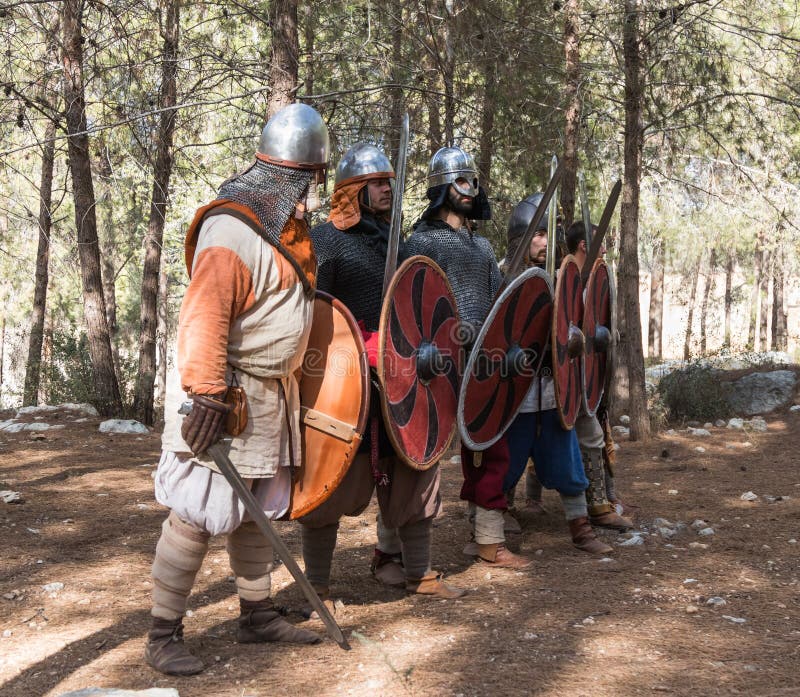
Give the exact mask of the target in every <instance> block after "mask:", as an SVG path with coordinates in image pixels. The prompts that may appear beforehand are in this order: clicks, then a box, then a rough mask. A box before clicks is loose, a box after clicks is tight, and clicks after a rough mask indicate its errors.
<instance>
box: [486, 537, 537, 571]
mask: <svg viewBox="0 0 800 697" xmlns="http://www.w3.org/2000/svg"><path fill="white" fill-rule="evenodd" d="M475 560H476V561H478V562H481V563H483V564H488V565H489V566H495V567H497V568H498V569H527V568H528V567H529V566H530V565H531V564H533V560H532V559H528V558H527V557H523V556H520V555H519V554H514V553H513V552H511V551H510V550H509V549H508V548H507V547H506V546H505V545H504V544H501V543H498V542H495V543H493V544H488V545H482V544H479V545H478V554H477V556H476V557H475Z"/></svg>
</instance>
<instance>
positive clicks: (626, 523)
mask: <svg viewBox="0 0 800 697" xmlns="http://www.w3.org/2000/svg"><path fill="white" fill-rule="evenodd" d="M589 522H590V523H591V524H592V525H596V526H597V527H600V528H608V529H609V530H620V531H622V532H624V531H625V530H630V529H631V528H632V527H633V521H632V520H629V519H628V518H624V517H623V516H621V515H619V513H617V512H616V511H609V512H608V513H601V514H600V515H593V516H589Z"/></svg>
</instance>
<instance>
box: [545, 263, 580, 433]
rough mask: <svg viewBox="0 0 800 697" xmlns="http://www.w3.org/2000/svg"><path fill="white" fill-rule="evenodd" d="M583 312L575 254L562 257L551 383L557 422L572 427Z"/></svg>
mask: <svg viewBox="0 0 800 697" xmlns="http://www.w3.org/2000/svg"><path fill="white" fill-rule="evenodd" d="M582 315H583V285H582V284H581V272H580V269H579V268H578V264H577V263H575V257H573V256H572V255H571V254H569V255H567V256H566V257H564V261H562V262H561V266H560V267H559V269H558V274H557V280H556V294H555V298H554V299H553V336H552V341H551V342H550V343H551V346H552V351H553V384H554V386H555V392H556V404H557V405H558V416H559V419H560V420H561V425H562V426H563V427H564V428H565V429H567V430H570V429H571V428H572V427H573V426H575V420H576V419H577V418H578V412H579V411H580V408H581V395H582V394H583V390H582V389H581V359H582V357H583V353H584V348H585V347H584V343H585V342H584V337H583V332H581V330H580V329H579V326H580V323H581V317H582Z"/></svg>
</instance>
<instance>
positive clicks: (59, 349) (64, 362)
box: [42, 330, 94, 404]
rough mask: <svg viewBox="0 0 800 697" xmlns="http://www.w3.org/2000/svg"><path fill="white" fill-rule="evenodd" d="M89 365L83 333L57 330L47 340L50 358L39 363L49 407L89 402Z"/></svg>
mask: <svg viewBox="0 0 800 697" xmlns="http://www.w3.org/2000/svg"><path fill="white" fill-rule="evenodd" d="M92 384H93V382H92V363H91V361H90V360H89V342H88V339H87V338H86V333H85V332H80V333H79V334H77V336H76V335H75V333H73V332H69V331H63V330H57V331H54V332H53V334H52V338H51V340H50V355H49V356H48V357H47V358H46V359H45V360H44V361H43V362H42V386H43V388H44V392H45V394H47V401H48V403H50V404H60V403H62V402H91V401H92V400H93V398H94V390H93V388H92Z"/></svg>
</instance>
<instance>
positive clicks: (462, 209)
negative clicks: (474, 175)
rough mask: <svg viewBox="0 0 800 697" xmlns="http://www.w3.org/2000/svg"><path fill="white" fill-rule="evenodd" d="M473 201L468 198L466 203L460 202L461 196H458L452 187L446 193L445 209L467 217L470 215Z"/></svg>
mask: <svg viewBox="0 0 800 697" xmlns="http://www.w3.org/2000/svg"><path fill="white" fill-rule="evenodd" d="M473 204H474V199H473V198H470V199H469V201H468V202H466V203H465V202H464V201H462V197H461V194H459V193H458V192H457V191H456V190H455V189H454V188H453V187H452V186H451V187H450V188H449V189H448V191H447V207H448V208H449V209H450V210H452V211H453V212H454V213H458V214H459V215H464V216H466V215H469V214H470V213H472V207H473Z"/></svg>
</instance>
